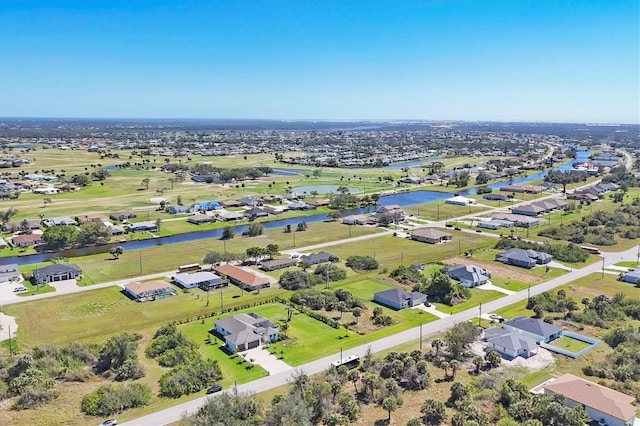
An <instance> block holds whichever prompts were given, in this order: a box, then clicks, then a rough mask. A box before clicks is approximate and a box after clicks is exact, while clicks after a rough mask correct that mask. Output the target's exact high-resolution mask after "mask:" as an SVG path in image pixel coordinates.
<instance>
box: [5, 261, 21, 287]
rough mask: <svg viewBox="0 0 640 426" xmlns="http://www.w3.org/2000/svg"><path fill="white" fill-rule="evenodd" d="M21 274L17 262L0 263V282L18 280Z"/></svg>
mask: <svg viewBox="0 0 640 426" xmlns="http://www.w3.org/2000/svg"><path fill="white" fill-rule="evenodd" d="M21 276H22V275H21V274H20V270H19V269H18V264H17V263H9V264H7V265H0V283H4V282H8V281H14V280H19V279H20V277H21Z"/></svg>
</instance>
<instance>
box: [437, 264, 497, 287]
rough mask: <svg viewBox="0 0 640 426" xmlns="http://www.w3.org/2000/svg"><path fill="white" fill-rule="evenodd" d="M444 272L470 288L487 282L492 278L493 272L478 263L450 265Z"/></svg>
mask: <svg viewBox="0 0 640 426" xmlns="http://www.w3.org/2000/svg"><path fill="white" fill-rule="evenodd" d="M442 272H444V273H445V274H447V275H448V276H449V277H450V278H453V279H454V280H456V281H460V284H462V285H463V286H465V287H469V288H470V287H477V286H479V285H483V284H486V283H487V282H488V281H489V278H491V272H489V271H487V270H486V269H484V268H481V267H479V266H476V265H450V266H447V267H446V268H444V269H443V270H442Z"/></svg>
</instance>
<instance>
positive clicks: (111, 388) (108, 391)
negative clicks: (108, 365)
mask: <svg viewBox="0 0 640 426" xmlns="http://www.w3.org/2000/svg"><path fill="white" fill-rule="evenodd" d="M149 402H151V388H149V386H147V385H145V384H142V383H131V384H125V385H111V384H107V385H102V386H100V387H99V388H98V389H96V390H95V391H93V392H91V393H89V394H87V395H85V396H84V398H82V402H81V404H80V409H81V410H82V411H83V412H84V413H86V414H88V415H90V416H110V415H112V414H115V413H119V412H121V411H123V410H126V409H128V408H136V407H142V406H145V405H148V404H149Z"/></svg>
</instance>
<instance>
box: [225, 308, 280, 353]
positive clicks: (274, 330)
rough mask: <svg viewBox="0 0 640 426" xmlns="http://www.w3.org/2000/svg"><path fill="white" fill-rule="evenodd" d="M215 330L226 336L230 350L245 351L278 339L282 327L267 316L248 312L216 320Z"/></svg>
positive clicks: (226, 344) (226, 345) (226, 342)
mask: <svg viewBox="0 0 640 426" xmlns="http://www.w3.org/2000/svg"><path fill="white" fill-rule="evenodd" d="M215 331H216V333H218V334H219V335H220V336H222V337H223V338H224V341H225V347H226V348H227V349H228V350H229V351H231V352H244V351H246V350H249V349H253V348H257V347H258V346H260V343H263V342H275V341H277V340H278V333H279V332H280V328H279V327H278V326H277V325H276V324H274V323H273V322H271V321H269V320H268V319H267V318H265V317H261V316H259V315H257V314H254V313H248V314H238V315H234V316H232V317H226V318H222V319H220V320H218V321H216V322H215Z"/></svg>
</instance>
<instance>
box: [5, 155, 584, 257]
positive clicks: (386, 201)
mask: <svg viewBox="0 0 640 426" xmlns="http://www.w3.org/2000/svg"><path fill="white" fill-rule="evenodd" d="M589 155H590V154H589V151H578V155H577V157H576V158H575V159H571V160H570V161H568V162H565V163H563V164H562V165H560V166H559V167H557V168H556V169H557V170H571V169H572V168H573V166H572V164H573V163H575V162H584V161H586V160H587V159H588V158H589ZM421 161H424V160H421ZM546 173H547V172H539V173H534V174H531V175H529V176H526V177H521V178H517V179H514V180H513V181H512V182H511V183H514V184H525V183H528V182H532V181H535V180H540V179H542V178H543V177H544V176H545V175H546ZM509 184H510V182H500V183H494V184H490V185H487V186H489V187H490V188H493V189H494V190H499V189H500V188H501V187H503V186H506V185H509ZM319 192H320V191H319ZM475 193H476V189H475V188H470V189H466V190H463V191H460V192H459V194H460V195H462V196H465V195H473V194H475ZM452 196H453V194H452V193H450V192H439V191H427V190H419V191H408V192H400V193H397V194H389V195H383V196H381V197H380V204H383V205H390V204H397V205H399V206H401V207H409V206H415V205H418V204H426V203H433V202H437V201H442V200H445V199H447V198H450V197H452ZM371 211H372V207H366V208H357V209H350V210H347V211H346V212H345V214H347V215H350V214H363V213H369V212H371ZM327 219H328V217H327V215H326V214H325V213H321V214H314V215H310V216H305V217H297V218H291V219H279V220H272V221H268V222H262V224H263V225H264V228H265V229H266V230H271V229H282V228H284V227H285V226H287V225H291V226H296V225H297V224H298V223H300V222H303V221H304V222H307V223H313V222H322V221H325V220H327ZM230 225H231V223H230ZM247 228H248V225H246V224H243V225H237V226H234V231H235V233H236V235H241V234H242V233H243V232H244V231H245V230H246V229H247ZM222 231H223V230H222V229H221V228H218V229H210V230H206V231H195V232H188V233H184V234H178V235H171V236H167V237H159V238H150V239H145V240H136V241H123V242H120V243H112V244H107V245H101V246H92V247H83V248H79V249H70V250H64V251H62V252H57V253H38V254H31V255H25V256H11V257H3V258H2V260H1V261H2V263H3V264H8V263H17V264H18V265H28V264H32V263H39V262H46V261H48V260H50V259H53V258H56V257H66V258H73V257H79V256H87V255H90V254H98V253H107V252H109V250H110V249H111V247H113V246H116V245H120V246H122V247H123V248H124V249H125V250H136V249H143V248H149V247H155V246H161V245H165V244H176V243H186V242H189V241H197V240H204V239H209V238H220V237H221V236H222Z"/></svg>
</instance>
